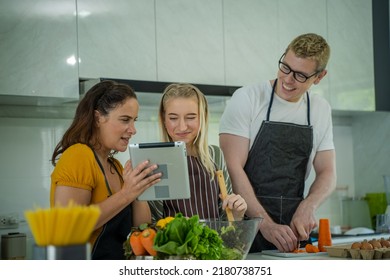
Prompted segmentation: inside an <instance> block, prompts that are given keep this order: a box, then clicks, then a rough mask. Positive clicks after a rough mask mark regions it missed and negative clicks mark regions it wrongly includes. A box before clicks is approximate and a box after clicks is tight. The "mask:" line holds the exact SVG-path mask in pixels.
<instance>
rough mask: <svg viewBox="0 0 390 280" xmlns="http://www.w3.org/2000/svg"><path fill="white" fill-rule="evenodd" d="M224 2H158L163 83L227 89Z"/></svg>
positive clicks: (159, 76) (158, 61)
mask: <svg viewBox="0 0 390 280" xmlns="http://www.w3.org/2000/svg"><path fill="white" fill-rule="evenodd" d="M222 20H223V19H222V0H218V1H216V0H214V1H210V0H197V1H193V0H156V27H157V29H156V45H157V73H158V80H159V81H175V82H191V83H200V84H217V85H224V84H225V77H224V48H223V29H222V28H223V24H222Z"/></svg>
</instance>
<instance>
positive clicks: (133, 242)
mask: <svg viewBox="0 0 390 280" xmlns="http://www.w3.org/2000/svg"><path fill="white" fill-rule="evenodd" d="M141 237H142V234H141V232H140V231H133V233H132V234H131V235H130V246H131V250H132V251H133V253H134V255H136V256H144V255H147V251H146V249H145V248H144V246H143V245H142V242H141Z"/></svg>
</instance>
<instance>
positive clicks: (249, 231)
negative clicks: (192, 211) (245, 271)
mask: <svg viewBox="0 0 390 280" xmlns="http://www.w3.org/2000/svg"><path fill="white" fill-rule="evenodd" d="M262 219H263V218H260V217H257V218H244V219H242V220H240V221H238V220H237V221H227V220H220V219H210V220H202V222H204V223H205V225H207V226H208V227H209V228H211V229H214V230H216V231H217V232H218V234H219V236H220V237H221V239H222V241H223V246H224V248H223V250H222V256H221V259H223V260H244V259H246V257H247V255H248V252H249V249H250V248H251V245H252V243H253V240H254V239H255V237H256V234H257V232H258V226H259V224H260V222H261V221H262Z"/></svg>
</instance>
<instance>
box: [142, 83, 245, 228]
mask: <svg viewBox="0 0 390 280" xmlns="http://www.w3.org/2000/svg"><path fill="white" fill-rule="evenodd" d="M208 117H209V112H208V104H207V100H206V98H205V96H204V95H203V93H202V92H201V91H200V90H199V89H198V88H197V87H195V86H193V85H191V84H171V85H169V86H168V87H167V88H166V89H165V91H164V93H163V96H162V98H161V102H160V108H159V126H160V130H161V135H162V140H163V141H165V142H173V141H183V142H185V143H186V149H187V161H188V168H189V178H190V188H191V198H189V199H176V200H164V201H150V202H149V204H150V207H151V210H152V216H153V220H158V219H159V218H162V217H166V216H174V215H175V214H176V213H178V212H181V213H183V215H184V216H188V217H190V216H193V215H199V217H200V219H210V218H220V217H221V216H223V215H224V213H225V211H224V210H225V208H230V209H231V210H232V212H233V215H234V216H235V218H236V219H238V218H242V217H243V216H244V214H245V211H246V208H247V205H246V202H245V200H244V199H243V198H242V197H241V196H240V195H236V194H233V193H232V186H231V183H230V177H229V174H228V172H227V168H226V165H225V160H224V157H223V154H222V152H221V150H220V149H219V147H217V146H214V145H208V140H207V139H208ZM216 170H222V171H223V174H224V178H225V181H226V185H227V189H228V196H227V197H226V198H225V199H224V200H223V201H222V200H221V197H220V191H219V185H218V180H217V176H216V175H215V172H216Z"/></svg>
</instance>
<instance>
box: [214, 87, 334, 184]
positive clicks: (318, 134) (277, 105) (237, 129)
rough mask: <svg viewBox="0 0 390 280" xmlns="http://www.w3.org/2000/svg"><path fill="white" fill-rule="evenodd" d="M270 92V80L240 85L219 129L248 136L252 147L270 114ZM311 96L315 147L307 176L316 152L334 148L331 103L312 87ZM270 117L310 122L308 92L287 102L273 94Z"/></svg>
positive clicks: (222, 131)
mask: <svg viewBox="0 0 390 280" xmlns="http://www.w3.org/2000/svg"><path fill="white" fill-rule="evenodd" d="M271 93H272V86H271V83H270V81H266V82H263V83H261V84H254V85H249V86H245V87H242V88H239V89H237V90H236V91H235V92H234V94H233V96H232V98H231V99H230V100H229V102H228V104H227V105H226V108H225V111H224V112H223V114H222V117H221V120H220V127H219V133H220V134H221V133H228V134H234V135H238V136H242V137H245V138H248V139H249V140H250V147H249V148H251V147H252V145H253V141H254V140H255V138H256V135H257V132H258V131H259V129H260V126H261V124H262V122H263V120H265V119H266V118H267V109H268V105H269V101H270V97H271ZM309 98H310V122H311V125H312V126H313V149H312V152H311V155H310V159H309V162H308V167H307V172H306V178H307V177H308V176H309V174H310V170H311V167H312V165H313V160H314V156H315V154H316V152H318V151H325V150H333V149H334V143H333V125H332V115H331V107H330V105H329V103H328V102H327V101H326V100H325V99H324V98H322V97H321V96H319V95H316V94H311V93H310V91H309ZM269 120H270V121H277V122H287V123H295V124H301V125H307V124H308V119H307V97H306V94H304V95H303V96H302V98H301V99H300V100H299V101H298V102H288V101H286V100H284V99H282V98H280V97H279V96H278V95H277V94H274V100H273V104H272V107H271V113H270V119H269Z"/></svg>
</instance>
